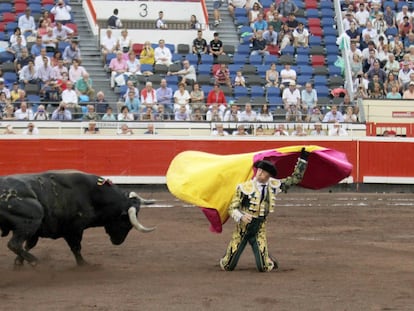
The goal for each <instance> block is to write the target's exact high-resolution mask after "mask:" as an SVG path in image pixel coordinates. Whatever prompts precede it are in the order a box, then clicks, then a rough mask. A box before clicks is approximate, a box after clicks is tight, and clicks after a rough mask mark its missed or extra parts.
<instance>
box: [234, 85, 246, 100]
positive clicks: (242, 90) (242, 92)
mask: <svg viewBox="0 0 414 311" xmlns="http://www.w3.org/2000/svg"><path fill="white" fill-rule="evenodd" d="M248 93H249V92H248V89H247V88H246V87H244V86H235V87H234V97H235V98H236V99H237V98H240V97H243V96H248Z"/></svg>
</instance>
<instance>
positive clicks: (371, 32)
mask: <svg viewBox="0 0 414 311" xmlns="http://www.w3.org/2000/svg"><path fill="white" fill-rule="evenodd" d="M365 36H369V40H371V41H373V42H375V40H376V39H377V37H378V33H377V31H376V30H375V29H374V28H373V27H372V23H371V22H370V21H368V22H367V26H366V28H365V29H364V30H362V37H365Z"/></svg>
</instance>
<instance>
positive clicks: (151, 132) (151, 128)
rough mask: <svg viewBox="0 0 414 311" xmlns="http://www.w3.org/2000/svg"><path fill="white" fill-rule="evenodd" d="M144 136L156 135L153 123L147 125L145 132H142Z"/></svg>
mask: <svg viewBox="0 0 414 311" xmlns="http://www.w3.org/2000/svg"><path fill="white" fill-rule="evenodd" d="M144 134H146V135H156V134H158V133H157V132H156V131H155V128H154V123H148V125H147V130H146V131H145V132H144Z"/></svg>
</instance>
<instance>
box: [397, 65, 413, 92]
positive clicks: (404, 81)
mask: <svg viewBox="0 0 414 311" xmlns="http://www.w3.org/2000/svg"><path fill="white" fill-rule="evenodd" d="M411 73H413V70H412V69H410V63H409V62H407V61H405V62H404V63H403V67H402V68H401V69H400V71H399V72H398V82H399V83H400V86H401V88H402V89H405V88H406V86H407V85H408V83H409V82H410V75H411Z"/></svg>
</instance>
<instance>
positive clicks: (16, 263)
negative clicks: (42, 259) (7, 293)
mask: <svg viewBox="0 0 414 311" xmlns="http://www.w3.org/2000/svg"><path fill="white" fill-rule="evenodd" d="M23 265H24V259H23V258H22V257H20V256H18V257H16V259H15V260H14V268H15V269H20V268H21V267H22V266H23Z"/></svg>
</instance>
